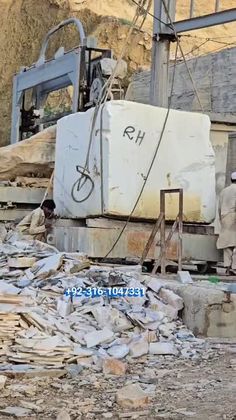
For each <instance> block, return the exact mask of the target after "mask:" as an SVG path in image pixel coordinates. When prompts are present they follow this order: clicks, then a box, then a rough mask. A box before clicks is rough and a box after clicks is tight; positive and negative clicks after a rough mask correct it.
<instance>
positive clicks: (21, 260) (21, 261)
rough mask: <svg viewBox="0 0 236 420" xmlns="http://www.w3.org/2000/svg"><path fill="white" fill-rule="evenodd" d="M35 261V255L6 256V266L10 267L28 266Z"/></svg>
mask: <svg viewBox="0 0 236 420" xmlns="http://www.w3.org/2000/svg"><path fill="white" fill-rule="evenodd" d="M36 262H37V258H35V257H15V258H13V257H11V258H8V267H10V268H30V267H32V266H33V265H34V264H35V263H36Z"/></svg>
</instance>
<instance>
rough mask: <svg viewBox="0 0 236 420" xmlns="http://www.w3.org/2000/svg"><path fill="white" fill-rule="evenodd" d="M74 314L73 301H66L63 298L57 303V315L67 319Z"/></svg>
mask: <svg viewBox="0 0 236 420" xmlns="http://www.w3.org/2000/svg"><path fill="white" fill-rule="evenodd" d="M71 312H73V305H72V302H71V301H69V300H68V301H65V300H64V299H63V298H61V299H59V300H58V301H57V313H58V315H60V316H61V317H62V318H65V317H67V316H68V315H70V314H71Z"/></svg>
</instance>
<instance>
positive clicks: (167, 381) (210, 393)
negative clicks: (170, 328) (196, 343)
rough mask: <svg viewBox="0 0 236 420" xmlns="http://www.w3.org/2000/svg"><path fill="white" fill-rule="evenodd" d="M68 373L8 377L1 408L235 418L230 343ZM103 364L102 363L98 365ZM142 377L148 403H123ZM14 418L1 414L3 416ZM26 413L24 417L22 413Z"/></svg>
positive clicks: (40, 413) (79, 414)
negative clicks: (124, 366)
mask: <svg viewBox="0 0 236 420" xmlns="http://www.w3.org/2000/svg"><path fill="white" fill-rule="evenodd" d="M81 369H82V370H81V372H80V373H78V372H77V373H76V372H74V373H73V372H70V373H66V376H65V377H63V378H48V377H47V378H37V377H35V378H31V379H8V380H7V382H6V385H5V388H4V390H2V391H1V398H0V406H1V409H3V408H5V407H7V406H8V407H9V406H18V407H25V408H27V409H29V410H30V411H29V413H30V414H28V415H26V416H25V417H22V418H27V419H28V420H30V419H38V420H45V419H57V416H58V414H59V413H60V412H61V410H63V409H64V410H65V411H64V412H63V413H62V416H60V417H58V418H60V420H67V419H71V420H77V419H104V418H112V419H120V418H131V419H135V418H143V419H163V418H164V419H169V420H172V419H175V420H182V419H188V418H191V419H198V420H210V419H212V420H216V419H226V420H227V419H230V420H233V419H236V401H235V395H236V394H235V393H236V347H233V346H230V345H227V346H225V347H224V348H223V347H221V349H220V350H219V349H217V350H212V351H209V352H207V353H206V354H205V355H203V357H202V360H201V361H198V360H195V361H193V360H188V359H178V358H174V357H173V358H172V357H170V356H168V357H167V356H166V357H164V356H155V357H154V356H148V357H143V358H142V359H138V360H133V361H130V362H129V369H128V373H127V374H126V375H125V376H111V375H108V376H104V374H103V373H102V372H96V370H95V369H93V370H90V369H87V368H81ZM98 370H99V369H98ZM127 383H139V385H140V386H141V387H142V389H143V390H144V391H146V392H147V393H148V395H149V403H148V405H145V406H143V407H142V408H137V409H127V408H122V407H120V406H118V405H117V403H116V392H117V390H118V389H119V388H121V387H122V386H124V385H126V384H127ZM9 418H12V419H13V418H15V417H14V416H12V415H7V416H6V415H5V414H0V419H1V420H9ZM18 418H21V417H18Z"/></svg>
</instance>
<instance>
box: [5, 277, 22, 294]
mask: <svg viewBox="0 0 236 420" xmlns="http://www.w3.org/2000/svg"><path fill="white" fill-rule="evenodd" d="M20 291H21V289H18V287H15V286H13V284H10V283H7V282H6V281H4V280H1V281H0V294H5V293H7V294H10V295H18V294H19V293H20Z"/></svg>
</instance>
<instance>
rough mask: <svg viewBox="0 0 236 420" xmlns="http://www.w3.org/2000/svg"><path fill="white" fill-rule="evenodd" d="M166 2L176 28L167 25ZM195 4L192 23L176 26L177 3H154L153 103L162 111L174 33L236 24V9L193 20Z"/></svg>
mask: <svg viewBox="0 0 236 420" xmlns="http://www.w3.org/2000/svg"><path fill="white" fill-rule="evenodd" d="M163 1H164V2H165V4H166V8H167V9H168V11H169V15H170V17H171V20H172V22H173V26H174V30H173V26H172V27H171V26H170V25H168V24H169V23H170V22H169V18H168V16H167V14H166V11H165V7H164V4H163ZM219 6H220V1H219V0H216V2H215V10H219ZM193 11H194V0H192V1H191V3H190V16H191V17H190V19H185V20H182V21H179V22H175V12H176V0H154V16H155V18H154V23H153V47H152V70H151V89H150V103H151V105H156V106H160V107H164V108H167V107H168V86H169V78H168V73H169V71H168V70H169V55H170V42H171V41H173V40H174V39H175V33H176V34H181V33H183V32H189V31H194V30H196V29H203V28H209V27H211V26H216V25H223V24H225V23H230V22H235V21H236V8H234V9H228V10H224V11H222V12H215V13H211V14H210V15H203V16H199V17H194V18H193V17H192V15H193Z"/></svg>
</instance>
